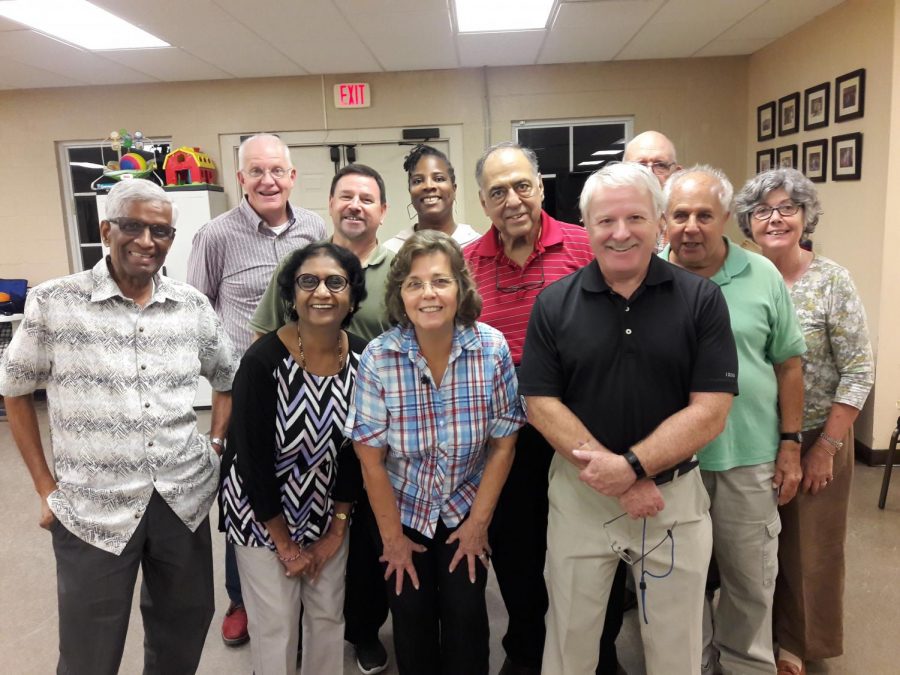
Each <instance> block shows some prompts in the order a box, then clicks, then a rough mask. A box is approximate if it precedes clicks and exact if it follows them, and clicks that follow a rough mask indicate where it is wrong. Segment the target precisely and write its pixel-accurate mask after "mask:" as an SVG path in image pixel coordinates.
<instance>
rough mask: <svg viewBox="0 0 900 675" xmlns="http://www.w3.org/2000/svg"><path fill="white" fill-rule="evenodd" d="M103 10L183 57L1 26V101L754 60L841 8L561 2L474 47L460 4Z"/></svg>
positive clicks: (202, 0)
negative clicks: (517, 69)
mask: <svg viewBox="0 0 900 675" xmlns="http://www.w3.org/2000/svg"><path fill="white" fill-rule="evenodd" d="M92 1H93V2H94V4H96V5H99V6H101V7H104V8H106V9H108V10H109V11H111V12H113V13H114V14H116V15H118V16H120V17H122V18H124V19H127V20H128V21H130V22H131V23H134V24H136V25H138V26H140V27H141V28H143V29H144V30H146V31H148V32H150V33H152V34H153V35H156V36H157V37H159V38H162V39H163V40H165V41H166V42H168V43H170V44H171V45H173V47H172V48H169V49H140V50H117V51H103V52H90V51H86V50H83V49H80V48H77V47H72V46H69V45H67V44H64V43H62V42H59V41H57V40H55V39H53V38H48V37H45V36H43V35H41V34H39V33H36V32H34V31H32V30H29V29H27V28H25V27H24V26H22V25H21V24H17V23H15V22H12V21H9V20H7V19H3V18H0V89H31V88H41V87H77V86H84V85H100V84H133V83H147V82H178V81H187V80H216V79H233V78H246V77H279V76H288V75H311V74H325V73H334V74H337V73H369V72H384V71H400V70H430V69H446V68H469V67H480V66H513V65H531V64H547V63H574V62H582V61H611V60H631V59H670V58H688V57H704V56H726V55H740V54H752V53H753V52H755V51H757V50H759V49H761V48H762V47H764V46H765V45H767V44H769V43H770V42H772V41H774V40H776V39H778V38H779V37H781V36H783V35H786V34H787V33H789V32H791V31H792V30H794V29H795V28H798V27H799V26H801V25H803V24H804V23H806V22H808V21H810V20H811V19H813V18H814V17H816V16H818V15H819V14H822V13H823V12H825V11H827V10H829V9H831V8H832V7H834V6H835V5H838V4H840V3H841V1H842V0H558V2H557V3H556V4H557V6H556V8H555V9H554V12H555V14H554V19H553V20H552V25H551V27H550V29H549V30H541V31H524V32H517V33H487V34H469V35H457V34H455V32H454V29H453V21H452V19H451V0H255V1H252V0H142V1H141V2H135V1H134V0H92ZM520 1H522V2H527V0H520ZM0 2H2V0H0Z"/></svg>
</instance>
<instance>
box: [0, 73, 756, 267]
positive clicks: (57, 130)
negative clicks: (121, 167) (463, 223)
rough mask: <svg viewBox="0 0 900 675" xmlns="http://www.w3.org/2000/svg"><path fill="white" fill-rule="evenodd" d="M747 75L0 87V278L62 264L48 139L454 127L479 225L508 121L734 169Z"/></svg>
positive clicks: (185, 141)
mask: <svg viewBox="0 0 900 675" xmlns="http://www.w3.org/2000/svg"><path fill="white" fill-rule="evenodd" d="M746 72H747V59H746V58H744V57H741V58H721V59H694V60H678V61H636V62H623V63H603V64H574V65H569V66H534V67H521V68H496V69H465V70H454V71H426V72H410V73H380V74H364V75H341V76H339V77H338V76H327V77H324V78H320V77H312V76H311V77H295V78H271V79H255V80H237V81H213V82H191V83H176V84H159V85H133V86H119V87H82V88H64V89H45V90H30V91H7V92H0V152H2V156H3V160H4V161H0V196H2V203H3V204H4V209H3V210H2V211H0V241H2V244H0V276H2V277H25V278H28V279H30V280H31V282H32V283H36V282H39V281H43V280H45V279H48V278H51V277H54V276H59V275H62V274H66V273H68V272H69V271H70V269H69V262H68V252H67V243H66V227H65V226H64V224H63V217H64V216H63V210H62V203H61V197H60V194H59V193H60V190H59V187H58V185H59V173H58V168H57V161H56V150H55V143H56V142H58V141H73V140H81V141H97V140H99V139H103V138H105V137H106V135H107V134H108V133H109V131H110V130H111V129H116V128H119V127H122V126H125V127H127V128H129V129H141V130H142V131H143V132H144V133H145V135H146V136H147V137H149V138H153V137H154V136H156V137H159V136H171V137H172V139H173V142H174V143H175V144H176V145H198V146H200V147H201V148H203V149H204V150H205V151H207V152H209V153H210V154H211V155H212V156H213V158H214V159H216V160H218V159H219V156H218V155H219V151H220V145H219V137H220V135H224V134H235V133H248V132H252V131H257V130H279V131H313V130H323V129H334V130H338V129H353V128H378V127H400V126H417V125H423V124H425V125H438V126H439V125H441V124H461V125H462V126H463V133H464V141H463V148H464V157H463V160H462V161H461V162H460V161H459V160H458V159H457V161H456V164H457V174H458V176H459V177H460V178H462V179H463V180H465V181H466V189H465V192H466V195H467V198H466V199H467V201H466V203H465V204H464V205H463V209H462V211H463V213H462V214H461V218H462V217H464V218H465V219H466V220H467V221H468V222H470V223H473V224H474V225H476V226H480V227H483V226H484V225H485V218H484V216H483V213H482V211H481V207H480V205H479V203H478V191H477V186H476V185H475V182H474V177H473V175H472V174H473V168H474V165H475V160H476V159H477V158H478V156H479V155H480V154H481V152H482V150H483V148H484V147H485V143H486V142H488V140H490V142H497V141H501V140H508V139H509V138H510V136H511V133H512V132H511V125H512V123H513V122H515V121H519V120H544V119H574V118H586V117H597V116H605V115H617V116H627V115H634V118H635V131H636V132H640V131H643V130H646V129H648V128H655V129H660V130H662V131H664V132H666V133H667V134H670V135H671V136H672V138H673V140H674V141H675V143H676V146H678V150H679V155H680V157H681V158H682V159H684V160H685V161H689V162H693V161H696V160H697V159H700V158H702V159H704V160H706V161H710V162H713V163H715V164H718V165H720V166H722V167H723V168H725V169H726V170H727V171H729V173H731V172H739V171H740V170H741V169H742V167H743V165H744V161H743V158H744V157H745V154H746V139H745V138H744V135H743V134H742V133H741V130H742V129H744V128H745V127H746V124H747V105H746V88H747V75H746ZM355 80H365V81H367V82H369V83H371V85H372V91H373V105H372V107H371V108H368V109H363V110H336V109H335V108H334V106H333V99H332V86H333V84H334V83H336V82H339V81H344V82H346V81H355ZM712 92H714V93H715V96H713V95H711V94H712ZM376 168H377V167H376ZM402 211H403V209H402V208H401V209H394V213H395V214H401V215H399V216H394V217H402V218H405V217H406V215H405V213H402Z"/></svg>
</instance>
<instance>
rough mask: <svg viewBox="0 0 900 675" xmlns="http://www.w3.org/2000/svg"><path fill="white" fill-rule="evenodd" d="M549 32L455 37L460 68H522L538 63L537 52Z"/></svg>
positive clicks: (478, 34) (471, 34) (532, 31)
mask: <svg viewBox="0 0 900 675" xmlns="http://www.w3.org/2000/svg"><path fill="white" fill-rule="evenodd" d="M545 33H546V31H542V30H529V31H519V32H516V33H466V34H463V35H457V36H456V46H457V51H458V52H459V61H460V65H461V66H462V67H463V68H477V67H480V66H487V65H490V66H520V65H529V64H533V63H536V62H537V55H538V51H539V50H540V48H541V43H542V42H543V41H544V35H545Z"/></svg>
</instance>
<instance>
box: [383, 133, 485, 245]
mask: <svg viewBox="0 0 900 675" xmlns="http://www.w3.org/2000/svg"><path fill="white" fill-rule="evenodd" d="M403 170H404V171H406V176H407V179H408V186H409V200H410V206H412V208H413V209H414V210H415V213H416V218H417V222H416V223H415V224H414V225H413V226H412V227H408V228H406V229H405V230H402V231H401V232H399V233H398V234H397V235H396V236H394V237H392V238H391V239H388V240H387V241H386V242H384V246H385V248H387V249H389V250H391V251H394V252H395V253H396V252H397V251H399V250H400V247H401V246H402V245H403V242H404V241H406V240H407V239H409V238H410V237H411V236H412V235H413V234H414V233H415V232H421V231H423V230H437V231H438V232H443V233H444V234H446V235H447V236H449V237H452V238H453V239H454V240H455V241H456V243H457V244H459V245H460V246H465V245H466V244H468V243H470V242H472V241H475V240H476V239H478V237H480V236H481V235H480V234H479V233H478V232H476V231H475V230H474V229H472V227H471V226H469V225H466V224H465V223H457V222H456V220H455V219H454V218H453V206H454V204H455V203H456V172H455V171H454V170H453V165H452V164H451V163H450V160H449V159H448V158H447V155H445V154H444V153H443V152H441V151H440V150H438V149H437V148H433V147H431V146H430V145H417V146H416V147H415V148H413V150H412V152H410V153H409V154H408V155H407V156H406V159H405V160H404V161H403ZM407 210H408V209H407Z"/></svg>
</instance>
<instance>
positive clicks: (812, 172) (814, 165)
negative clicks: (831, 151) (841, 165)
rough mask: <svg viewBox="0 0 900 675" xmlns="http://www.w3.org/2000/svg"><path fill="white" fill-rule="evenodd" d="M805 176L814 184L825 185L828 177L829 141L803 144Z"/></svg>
mask: <svg viewBox="0 0 900 675" xmlns="http://www.w3.org/2000/svg"><path fill="white" fill-rule="evenodd" d="M803 174H804V175H805V176H806V177H807V178H809V179H810V180H811V181H812V182H813V183H824V182H825V179H826V178H827V176H828V139H827V138H823V139H820V140H818V141H807V142H805V143H804V144H803Z"/></svg>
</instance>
